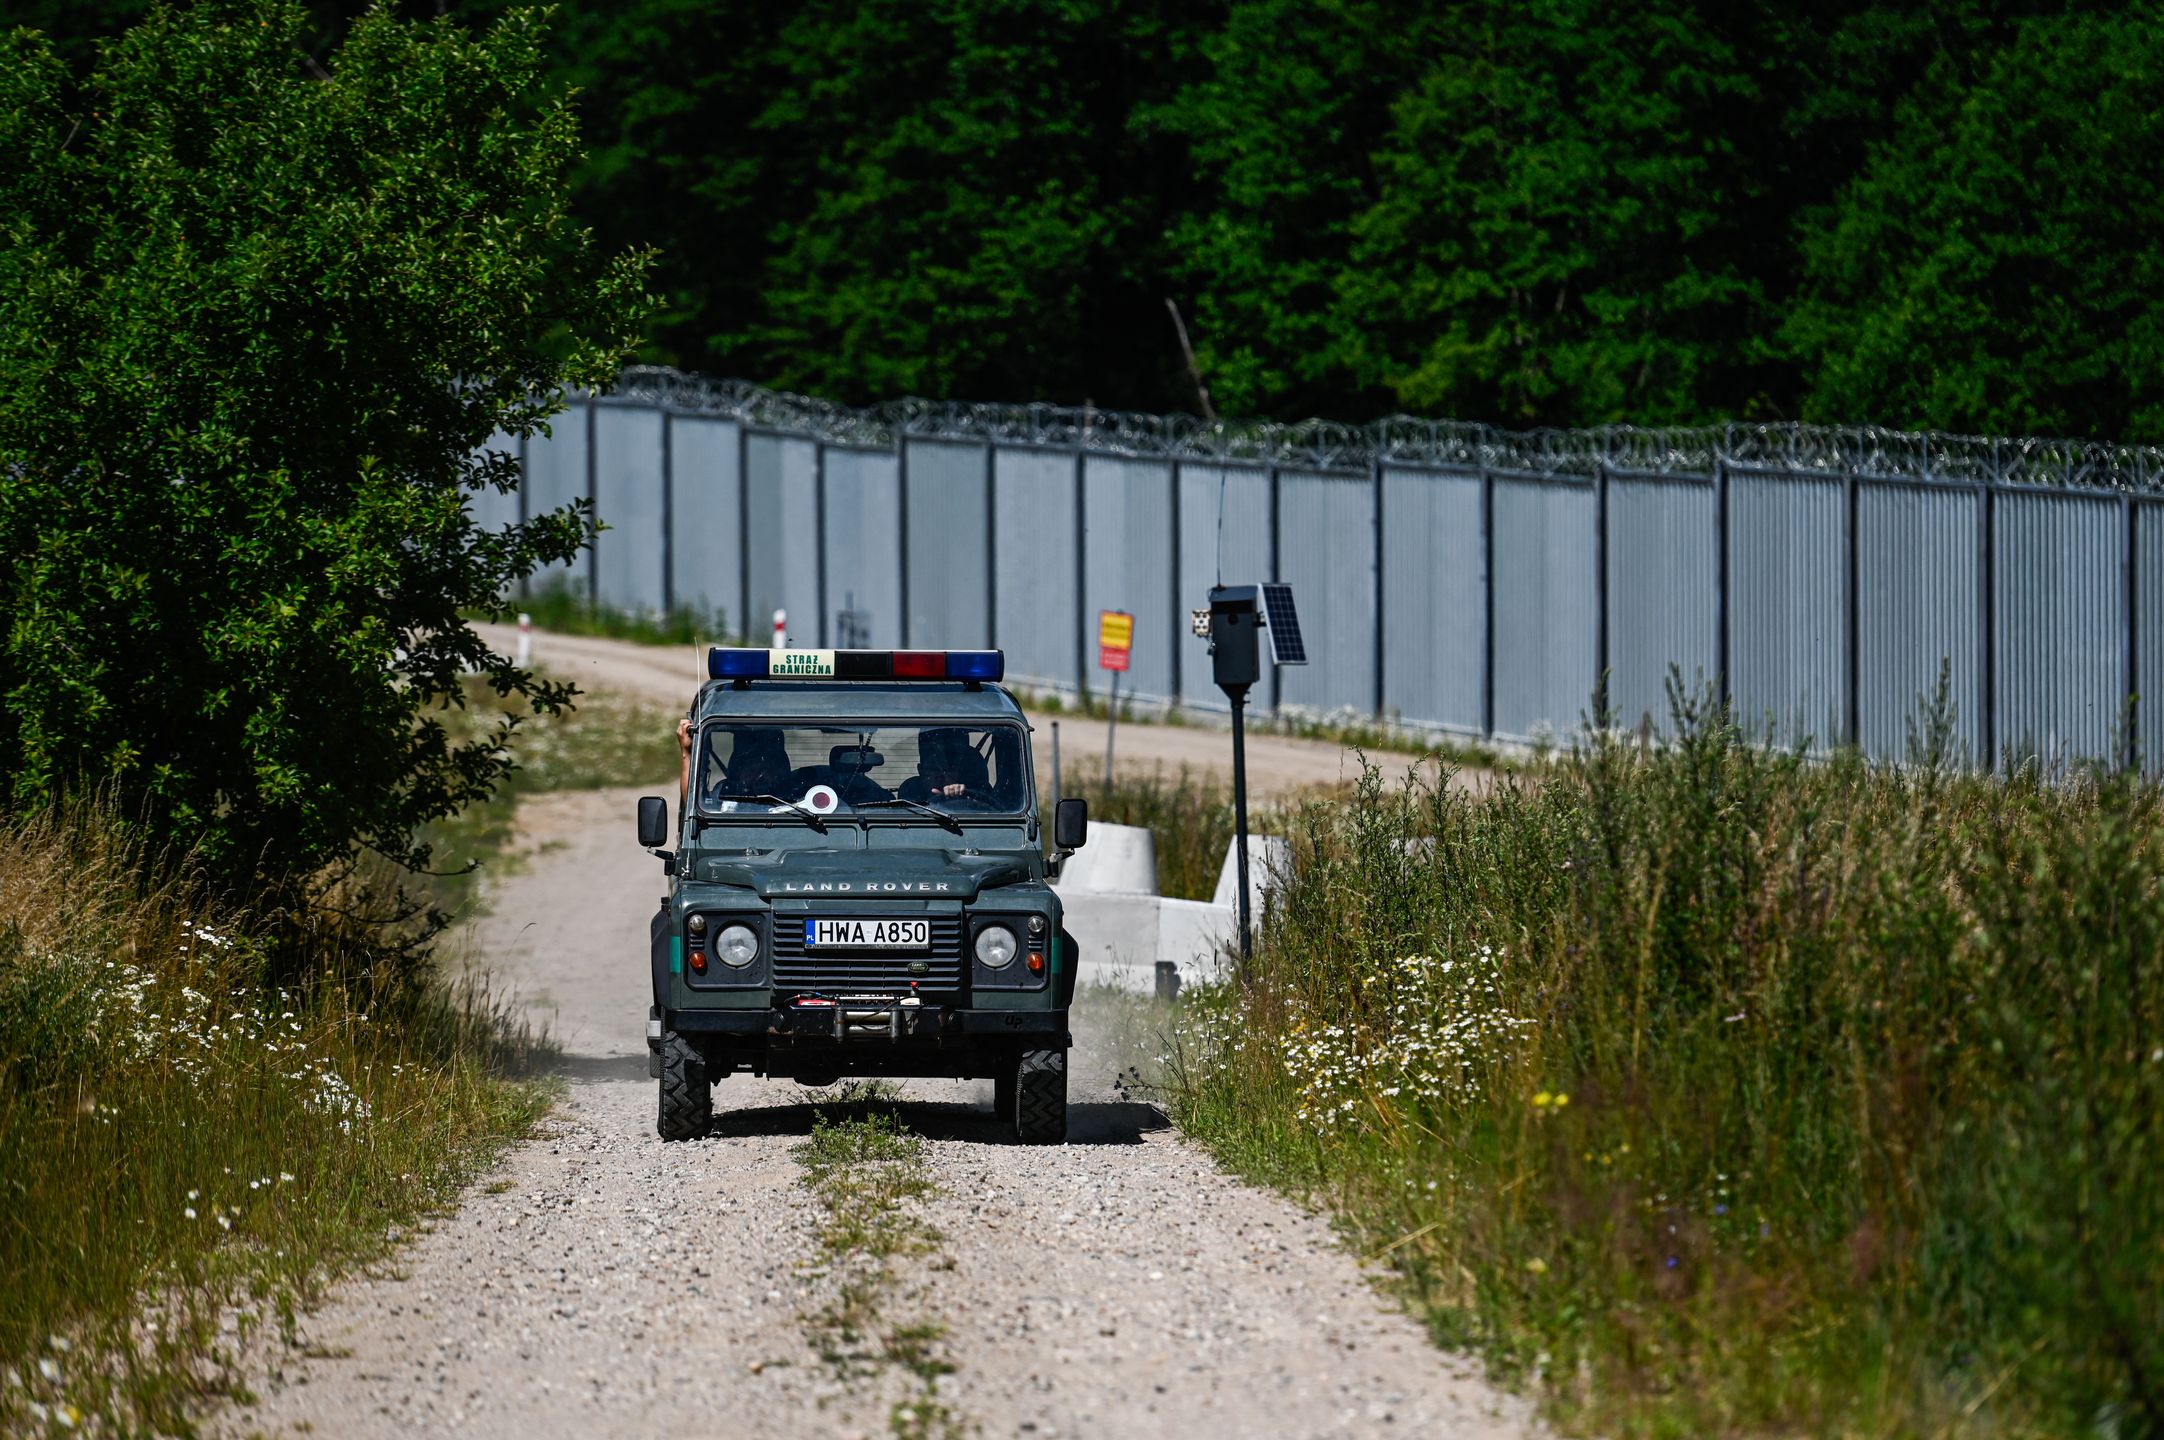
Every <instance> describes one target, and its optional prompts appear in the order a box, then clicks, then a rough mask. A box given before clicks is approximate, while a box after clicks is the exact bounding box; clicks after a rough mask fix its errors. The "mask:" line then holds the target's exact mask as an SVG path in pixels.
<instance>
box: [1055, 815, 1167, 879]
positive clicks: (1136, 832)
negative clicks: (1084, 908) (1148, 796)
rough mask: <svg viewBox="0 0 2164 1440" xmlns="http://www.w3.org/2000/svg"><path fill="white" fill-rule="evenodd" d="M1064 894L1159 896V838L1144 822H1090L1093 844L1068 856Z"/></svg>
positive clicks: (1064, 873) (1090, 842) (1063, 877)
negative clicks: (1142, 823)
mask: <svg viewBox="0 0 2164 1440" xmlns="http://www.w3.org/2000/svg"><path fill="white" fill-rule="evenodd" d="M1059 892H1060V894H1062V895H1085V894H1086V895H1155V894H1156V893H1157V837H1156V836H1154V835H1152V834H1151V833H1150V831H1149V828H1148V827H1147V826H1144V825H1100V824H1097V823H1095V822H1092V823H1091V825H1090V834H1089V843H1088V844H1086V845H1084V846H1083V847H1082V848H1081V849H1080V850H1077V851H1075V853H1074V854H1072V855H1070V856H1068V857H1067V863H1066V866H1065V868H1064V869H1062V870H1061V872H1060V877H1059Z"/></svg>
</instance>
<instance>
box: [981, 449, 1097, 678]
mask: <svg viewBox="0 0 2164 1440" xmlns="http://www.w3.org/2000/svg"><path fill="white" fill-rule="evenodd" d="M992 485H993V494H994V504H993V516H994V528H995V531H996V533H995V535H994V536H993V543H992V553H993V558H994V562H995V564H994V569H995V584H996V586H997V592H996V594H997V599H998V602H999V605H998V616H997V619H998V623H999V634H998V636H997V637H996V638H997V643H998V645H999V648H1000V649H1002V650H1004V651H1006V652H1007V674H1008V675H1009V676H1011V677H1013V678H1015V679H1017V680H1020V681H1023V682H1025V683H1026V682H1029V681H1038V682H1041V683H1046V684H1058V685H1073V684H1076V683H1077V678H1076V675H1075V627H1076V626H1078V625H1080V624H1081V623H1082V622H1081V617H1080V614H1079V612H1078V611H1077V609H1076V604H1077V601H1076V592H1075V543H1074V513H1075V457H1074V456H1072V455H1062V454H1060V453H1058V452H1057V451H1050V450H1001V451H1000V452H998V454H997V455H996V456H995V457H994V459H993V467H992Z"/></svg>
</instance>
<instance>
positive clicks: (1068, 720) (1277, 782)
mask: <svg viewBox="0 0 2164 1440" xmlns="http://www.w3.org/2000/svg"><path fill="white" fill-rule="evenodd" d="M474 629H475V630H477V631H479V632H480V633H481V635H482V636H483V637H484V638H486V639H487V640H488V642H489V643H490V644H491V645H493V646H494V647H496V649H497V650H499V651H501V652H502V653H504V654H510V653H512V651H513V648H514V647H515V646H516V645H517V643H518V630H517V628H516V627H515V626H511V625H476V626H475V627H474ZM534 660H535V663H536V664H539V665H543V666H546V667H547V668H548V669H549V671H550V672H551V673H552V674H555V675H558V676H560V677H563V678H566V679H569V680H572V681H575V682H576V683H577V684H578V685H579V687H580V688H581V689H586V690H614V691H617V692H619V693H622V694H628V695H637V696H640V697H642V698H644V699H648V700H652V701H655V702H656V703H658V704H664V705H686V704H689V703H690V700H691V695H692V692H693V690H695V689H696V688H697V687H698V684H699V682H700V680H701V679H702V678H704V676H705V673H706V652H705V651H703V650H695V649H693V648H692V647H691V646H688V645H686V646H683V647H680V648H671V647H663V646H653V645H634V644H631V643H629V642H627V641H623V640H598V639H592V638H589V637H586V636H580V635H556V634H550V633H545V632H537V633H536V634H535V636H534ZM1031 719H1032V720H1033V721H1034V722H1035V724H1036V728H1037V735H1036V739H1035V740H1034V741H1033V742H1032V743H1033V744H1034V745H1035V747H1036V750H1037V763H1038V768H1039V769H1044V768H1045V767H1047V766H1048V765H1049V763H1050V759H1049V757H1050V754H1051V735H1050V729H1049V725H1050V722H1051V721H1054V720H1057V721H1058V722H1059V728H1060V747H1061V752H1062V757H1063V763H1064V764H1065V765H1068V766H1080V767H1081V773H1084V774H1090V775H1095V774H1098V773H1100V772H1101V770H1102V769H1103V766H1104V753H1105V722H1104V721H1102V720H1093V719H1090V718H1089V717H1087V716H1084V715H1079V714H1075V713H1072V712H1069V713H1065V714H1060V715H1045V714H1038V715H1032V716H1031ZM1113 743H1114V749H1115V756H1114V759H1115V761H1116V763H1117V764H1119V765H1120V767H1121V768H1123V769H1124V768H1126V767H1127V766H1130V765H1138V766H1145V767H1146V766H1151V765H1162V766H1164V767H1165V768H1166V769H1167V770H1178V769H1179V768H1180V767H1182V766H1186V767H1188V768H1189V769H1192V770H1194V771H1195V772H1196V773H1198V774H1211V775H1217V776H1220V777H1223V778H1227V779H1229V778H1230V777H1231V774H1232V741H1231V737H1230V735H1229V734H1228V733H1227V732H1226V731H1223V730H1217V729H1212V728H1209V727H1207V726H1199V725H1198V726H1188V725H1146V724H1122V725H1121V726H1120V729H1119V734H1118V735H1117V736H1116V737H1115V738H1114V742H1113ZM1369 758H1371V759H1372V760H1374V762H1375V764H1376V765H1377V766H1378V767H1379V768H1380V769H1381V770H1382V772H1383V778H1384V779H1385V780H1386V781H1388V782H1391V783H1395V782H1396V781H1397V779H1398V778H1399V777H1400V776H1402V775H1403V774H1404V773H1405V772H1406V770H1407V769H1408V768H1410V767H1411V765H1412V764H1413V762H1414V759H1415V757H1413V756H1410V755H1405V754H1399V753H1396V752H1392V751H1378V752H1377V753H1375V754H1374V755H1372V756H1371V757H1369ZM1359 773H1360V770H1359V762H1358V760H1357V759H1356V758H1355V757H1354V756H1353V755H1352V754H1351V753H1350V752H1348V751H1347V750H1346V749H1345V748H1344V747H1343V746H1340V745H1337V744H1333V743H1332V742H1330V741H1326V740H1299V739H1294V738H1292V737H1290V736H1285V735H1250V736H1249V737H1248V741H1247V779H1248V786H1249V790H1250V793H1251V794H1253V795H1255V796H1256V797H1257V798H1270V797H1274V796H1282V795H1286V794H1289V793H1291V792H1292V791H1295V790H1301V789H1306V788H1310V787H1313V786H1318V785H1334V784H1337V783H1338V782H1340V781H1345V780H1351V779H1352V778H1354V777H1355V776H1357V775H1358V774H1359Z"/></svg>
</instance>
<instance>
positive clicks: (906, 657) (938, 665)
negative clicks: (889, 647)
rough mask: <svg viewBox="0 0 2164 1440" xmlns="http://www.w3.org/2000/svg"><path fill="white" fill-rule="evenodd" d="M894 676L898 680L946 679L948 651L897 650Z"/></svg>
mask: <svg viewBox="0 0 2164 1440" xmlns="http://www.w3.org/2000/svg"><path fill="white" fill-rule="evenodd" d="M894 678H895V679H897V680H944V679H946V678H947V652H946V651H944V650H897V651H895V652H894Z"/></svg>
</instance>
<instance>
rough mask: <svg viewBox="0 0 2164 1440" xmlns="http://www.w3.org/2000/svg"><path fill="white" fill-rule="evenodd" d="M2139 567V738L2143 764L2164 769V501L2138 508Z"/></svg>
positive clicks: (2141, 504)
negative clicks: (2163, 502)
mask: <svg viewBox="0 0 2164 1440" xmlns="http://www.w3.org/2000/svg"><path fill="white" fill-rule="evenodd" d="M2134 523H2135V527H2136V529H2135V539H2136V541H2137V542H2138V543H2137V548H2136V552H2135V555H2136V560H2137V568H2136V570H2135V576H2134V584H2135V590H2134V603H2135V607H2136V608H2135V613H2136V615H2137V617H2138V619H2137V622H2136V624H2135V627H2134V639H2135V644H2136V646H2137V648H2136V650H2135V654H2134V665H2135V672H2134V679H2135V687H2134V688H2135V693H2136V694H2137V695H2139V696H2140V697H2141V703H2140V705H2139V707H2138V708H2137V709H2136V711H2135V722H2136V723H2135V732H2134V733H2135V739H2136V740H2137V741H2138V742H2139V744H2140V746H2141V764H2142V768H2143V769H2145V770H2147V771H2149V773H2151V774H2152V775H2153V774H2156V773H2158V772H2159V771H2164V504H2159V503H2157V502H2155V501H2137V502H2136V503H2135V506H2134Z"/></svg>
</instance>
